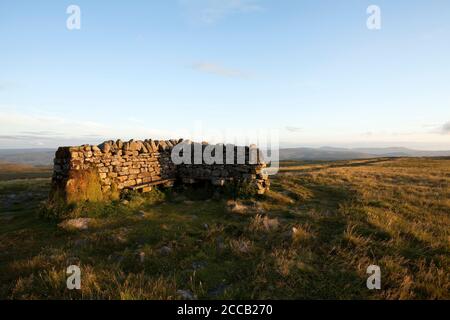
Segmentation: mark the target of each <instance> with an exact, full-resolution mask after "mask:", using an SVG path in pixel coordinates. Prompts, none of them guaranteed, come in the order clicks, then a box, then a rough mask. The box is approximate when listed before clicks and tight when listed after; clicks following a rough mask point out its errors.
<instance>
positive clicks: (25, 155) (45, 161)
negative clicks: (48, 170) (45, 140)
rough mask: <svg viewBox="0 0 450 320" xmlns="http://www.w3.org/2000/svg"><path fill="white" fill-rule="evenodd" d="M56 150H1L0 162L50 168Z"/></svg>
mask: <svg viewBox="0 0 450 320" xmlns="http://www.w3.org/2000/svg"><path fill="white" fill-rule="evenodd" d="M55 151H56V150H55V149H0V162H8V163H19V164H28V165H33V166H49V165H52V164H53V158H54V157H55Z"/></svg>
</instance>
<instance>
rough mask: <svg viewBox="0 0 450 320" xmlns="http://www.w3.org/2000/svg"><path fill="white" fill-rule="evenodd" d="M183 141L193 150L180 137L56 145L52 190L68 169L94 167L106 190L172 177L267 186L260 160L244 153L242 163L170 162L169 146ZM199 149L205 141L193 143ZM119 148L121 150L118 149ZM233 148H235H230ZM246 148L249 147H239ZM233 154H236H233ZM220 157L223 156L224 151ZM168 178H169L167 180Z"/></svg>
mask: <svg viewBox="0 0 450 320" xmlns="http://www.w3.org/2000/svg"><path fill="white" fill-rule="evenodd" d="M180 142H183V143H186V144H190V145H191V147H192V150H191V151H195V149H194V144H193V143H192V142H191V141H189V140H186V141H183V140H182V139H180V140H167V141H164V140H159V141H158V140H155V141H153V140H146V141H144V142H143V141H134V140H130V141H129V142H125V143H123V142H122V141H121V140H117V141H116V142H114V141H105V142H104V143H102V144H100V145H99V146H98V147H96V146H89V145H83V146H81V147H62V148H58V150H57V152H56V154H55V160H54V164H55V166H54V174H53V183H54V185H55V186H56V188H53V190H58V188H60V189H62V191H65V190H66V187H65V186H66V182H67V179H68V178H69V176H71V175H72V173H75V172H77V171H80V170H95V172H96V173H97V175H98V178H99V179H100V183H101V185H102V186H103V187H102V191H103V192H106V190H108V188H106V187H108V186H111V185H112V184H114V185H115V187H116V188H117V189H118V190H119V191H120V190H122V189H123V188H127V187H133V186H136V185H137V184H143V183H150V182H152V183H153V182H157V183H158V181H161V182H160V183H161V184H163V185H164V184H165V185H167V186H170V185H171V184H172V182H171V181H173V180H174V179H175V178H180V180H181V181H182V182H183V183H186V184H188V183H196V182H199V181H210V182H211V183H212V184H213V185H215V186H218V187H222V186H225V185H227V184H228V183H233V181H244V182H250V183H251V185H252V186H254V189H255V193H260V194H262V193H264V192H266V191H267V190H268V189H269V186H270V181H269V179H268V176H267V174H264V173H263V170H262V168H263V167H264V166H265V165H263V164H250V163H248V156H247V157H246V162H245V163H244V164H233V165H230V164H226V165H224V164H220V163H218V164H205V163H202V164H181V165H175V164H174V163H172V160H171V154H170V149H171V148H173V147H174V146H175V145H176V144H178V143H180ZM195 146H200V147H201V148H202V149H203V148H205V147H206V145H201V144H198V143H197V144H195ZM122 150H123V151H122ZM234 150H237V148H234ZM240 150H244V151H248V150H249V148H240ZM235 158H236V157H235ZM224 159H226V157H225V155H224ZM167 179H169V180H167Z"/></svg>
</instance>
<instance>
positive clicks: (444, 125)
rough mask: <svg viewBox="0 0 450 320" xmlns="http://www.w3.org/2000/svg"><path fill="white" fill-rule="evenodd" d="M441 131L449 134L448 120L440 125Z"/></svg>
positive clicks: (449, 124)
mask: <svg viewBox="0 0 450 320" xmlns="http://www.w3.org/2000/svg"><path fill="white" fill-rule="evenodd" d="M441 133H443V134H450V121H449V122H447V123H444V124H443V125H442V128H441Z"/></svg>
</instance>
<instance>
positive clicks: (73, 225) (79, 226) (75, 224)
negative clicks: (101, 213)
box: [58, 218, 94, 230]
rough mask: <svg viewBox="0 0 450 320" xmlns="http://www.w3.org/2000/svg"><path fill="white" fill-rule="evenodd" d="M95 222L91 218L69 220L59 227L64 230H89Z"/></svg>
mask: <svg viewBox="0 0 450 320" xmlns="http://www.w3.org/2000/svg"><path fill="white" fill-rule="evenodd" d="M93 220H94V219H91V218H77V219H69V220H65V221H63V222H61V223H60V224H58V226H59V227H60V228H63V229H76V230H87V229H89V224H91V223H92V221H93Z"/></svg>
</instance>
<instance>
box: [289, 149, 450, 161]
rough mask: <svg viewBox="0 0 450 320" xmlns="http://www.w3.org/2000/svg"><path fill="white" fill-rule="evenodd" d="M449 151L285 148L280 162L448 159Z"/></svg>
mask: <svg viewBox="0 0 450 320" xmlns="http://www.w3.org/2000/svg"><path fill="white" fill-rule="evenodd" d="M448 156H450V150H449V151H422V150H413V149H408V148H402V147H396V148H351V149H347V148H334V147H320V148H286V149H280V160H352V159H369V158H378V157H448Z"/></svg>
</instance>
